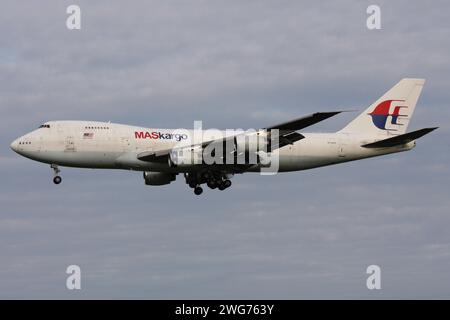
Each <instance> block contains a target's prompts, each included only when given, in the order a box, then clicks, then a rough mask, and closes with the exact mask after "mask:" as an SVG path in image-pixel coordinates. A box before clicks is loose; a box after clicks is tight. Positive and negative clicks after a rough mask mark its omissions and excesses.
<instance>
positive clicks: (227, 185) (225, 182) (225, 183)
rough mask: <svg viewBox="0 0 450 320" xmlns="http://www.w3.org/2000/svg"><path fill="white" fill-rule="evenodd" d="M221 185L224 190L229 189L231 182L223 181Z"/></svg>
mask: <svg viewBox="0 0 450 320" xmlns="http://www.w3.org/2000/svg"><path fill="white" fill-rule="evenodd" d="M223 184H224V186H225V188H229V187H231V181H230V180H228V179H227V180H225V181H224V182H223Z"/></svg>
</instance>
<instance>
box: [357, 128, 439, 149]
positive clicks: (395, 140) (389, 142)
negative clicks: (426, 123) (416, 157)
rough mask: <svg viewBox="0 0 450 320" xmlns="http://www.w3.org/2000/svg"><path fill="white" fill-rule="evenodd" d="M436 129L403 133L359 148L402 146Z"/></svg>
mask: <svg viewBox="0 0 450 320" xmlns="http://www.w3.org/2000/svg"><path fill="white" fill-rule="evenodd" d="M437 128H438V127H434V128H425V129H420V130H417V131H412V132H409V133H405V134H401V135H398V136H395V137H392V138H387V139H384V140H380V141H376V142H372V143H368V144H364V145H362V146H361V147H364V148H389V147H394V146H398V145H402V144H405V143H408V142H411V141H414V140H416V139H418V138H420V137H422V136H424V135H426V134H427V133H430V132H431V131H433V130H435V129H437Z"/></svg>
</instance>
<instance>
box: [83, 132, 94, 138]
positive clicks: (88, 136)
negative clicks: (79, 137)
mask: <svg viewBox="0 0 450 320" xmlns="http://www.w3.org/2000/svg"><path fill="white" fill-rule="evenodd" d="M93 137H94V133H93V132H86V133H85V134H83V139H92V138H93Z"/></svg>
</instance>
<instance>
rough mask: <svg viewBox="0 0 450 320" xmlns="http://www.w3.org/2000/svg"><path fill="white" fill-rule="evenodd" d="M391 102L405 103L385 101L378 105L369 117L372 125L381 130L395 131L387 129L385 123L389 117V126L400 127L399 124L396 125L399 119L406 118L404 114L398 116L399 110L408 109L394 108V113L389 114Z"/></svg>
mask: <svg viewBox="0 0 450 320" xmlns="http://www.w3.org/2000/svg"><path fill="white" fill-rule="evenodd" d="M392 102H405V100H385V101H383V102H381V103H380V104H378V105H377V106H376V107H375V109H373V111H372V112H371V113H369V115H370V116H371V117H372V122H373V124H374V125H375V126H376V127H377V128H378V129H381V130H395V129H387V128H386V123H387V121H388V118H389V117H392V118H391V124H393V125H397V126H402V124H401V123H398V118H399V117H407V115H406V114H400V109H401V108H408V106H399V105H397V106H395V108H394V111H393V112H392V113H389V111H390V109H391V105H392Z"/></svg>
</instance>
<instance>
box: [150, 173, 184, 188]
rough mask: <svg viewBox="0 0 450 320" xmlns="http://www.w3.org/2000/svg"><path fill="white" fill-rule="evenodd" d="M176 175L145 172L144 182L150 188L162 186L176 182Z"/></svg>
mask: <svg viewBox="0 0 450 320" xmlns="http://www.w3.org/2000/svg"><path fill="white" fill-rule="evenodd" d="M175 179H176V175H175V174H174V173H165V172H152V171H144V181H145V184H146V185H148V186H162V185H165V184H169V183H171V182H172V181H175Z"/></svg>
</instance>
